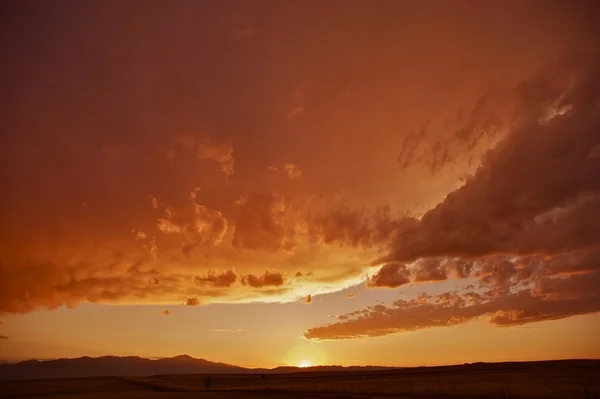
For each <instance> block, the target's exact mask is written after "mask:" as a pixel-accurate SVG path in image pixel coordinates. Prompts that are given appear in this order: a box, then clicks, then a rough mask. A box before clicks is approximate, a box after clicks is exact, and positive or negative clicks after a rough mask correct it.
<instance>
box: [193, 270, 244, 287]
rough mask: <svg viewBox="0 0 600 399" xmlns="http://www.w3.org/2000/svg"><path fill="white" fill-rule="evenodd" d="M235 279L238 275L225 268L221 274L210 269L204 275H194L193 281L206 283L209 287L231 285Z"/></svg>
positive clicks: (200, 283)
mask: <svg viewBox="0 0 600 399" xmlns="http://www.w3.org/2000/svg"><path fill="white" fill-rule="evenodd" d="M237 279H238V276H237V274H235V272H234V271H233V270H226V271H224V272H223V273H221V274H218V273H216V272H215V271H210V272H209V273H208V274H207V275H206V276H203V277H200V276H196V277H194V281H195V282H196V284H199V285H202V284H207V285H210V286H211V287H218V288H225V287H231V286H232V285H233V284H235V282H236V281H237Z"/></svg>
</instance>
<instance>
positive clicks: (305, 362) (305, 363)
mask: <svg viewBox="0 0 600 399" xmlns="http://www.w3.org/2000/svg"><path fill="white" fill-rule="evenodd" d="M310 366H312V363H311V362H310V361H308V360H302V361H301V362H300V363H299V364H298V367H302V368H306V367H310Z"/></svg>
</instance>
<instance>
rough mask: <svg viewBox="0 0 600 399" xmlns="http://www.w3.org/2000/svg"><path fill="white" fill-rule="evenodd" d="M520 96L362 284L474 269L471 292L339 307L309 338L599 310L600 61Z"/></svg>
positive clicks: (528, 86) (437, 277)
mask: <svg viewBox="0 0 600 399" xmlns="http://www.w3.org/2000/svg"><path fill="white" fill-rule="evenodd" d="M565 82H568V84H567V83H565ZM518 94H519V95H520V99H521V101H520V113H519V115H518V116H517V119H516V120H514V121H513V122H512V126H511V129H510V131H508V133H507V135H506V137H505V138H504V139H503V140H501V141H500V142H499V143H498V144H497V145H496V146H495V147H494V148H493V149H491V150H489V151H488V152H487V153H486V154H485V156H484V158H483V160H482V163H481V166H480V167H479V168H478V169H477V170H476V172H475V173H474V174H473V175H472V176H471V177H469V178H468V179H467V180H466V182H465V183H464V185H463V186H461V187H460V188H458V189H457V190H455V191H453V192H451V193H449V194H448V195H447V196H446V197H445V198H444V200H443V201H442V202H440V203H439V204H438V205H437V206H435V207H434V208H433V209H431V210H430V211H428V212H426V213H425V214H424V215H423V217H422V218H420V219H419V220H407V221H406V222H405V223H401V224H400V225H399V226H400V227H399V230H398V233H397V236H396V238H395V240H394V241H393V243H392V244H391V245H390V250H389V253H388V254H387V255H385V256H383V257H381V259H380V260H379V262H384V263H385V264H384V265H383V266H382V267H381V268H380V269H379V271H378V272H377V273H376V274H374V275H373V276H372V277H371V278H370V279H369V280H368V281H367V285H368V286H369V287H397V286H401V285H404V284H407V283H408V282H409V281H411V280H412V282H414V283H423V282H436V281H445V280H447V279H448V278H450V277H451V276H452V277H454V278H467V277H471V278H475V279H476V281H478V289H477V290H476V291H471V292H448V293H446V294H442V295H439V296H437V297H435V298H431V299H429V300H427V301H425V302H424V303H421V302H405V301H397V302H395V303H394V304H393V305H392V306H389V307H386V306H383V305H381V306H376V307H374V308H371V309H367V310H364V311H359V312H355V313H352V314H348V315H342V316H341V318H340V320H339V321H338V322H335V323H333V324H330V325H326V326H322V327H316V328H312V329H309V330H308V331H306V333H305V335H306V336H307V337H308V338H321V339H340V338H354V337H361V336H376V335H385V334H390V333H395V332H401V331H410V330H416V329H420V328H426V327H434V326H448V325H453V324H459V323H464V322H466V321H469V320H472V319H474V318H478V317H484V316H485V317H488V318H489V320H490V322H491V323H493V324H496V325H500V326H505V325H515V324H525V323H529V322H535V321H540V320H554V319H559V318H564V317H568V316H572V315H577V314H586V313H593V312H598V311H600V297H599V296H598V292H597V290H596V289H594V288H593V287H594V286H595V284H597V282H598V281H599V279H600V263H599V261H600V259H599V257H598V256H599V252H598V251H599V248H598V243H599V242H600V229H599V228H598V224H597V223H596V222H595V220H597V219H598V218H600V213H599V212H600V211H599V210H600V179H598V176H600V162H598V160H597V159H596V158H594V157H590V155H589V154H590V151H591V150H592V149H594V148H596V147H597V146H598V145H600V134H599V133H598V132H600V58H598V56H596V55H593V56H587V57H575V58H569V59H567V60H563V61H562V62H559V63H558V64H554V65H553V66H552V67H551V68H549V69H546V70H544V71H542V73H540V74H538V75H536V76H534V77H533V78H531V79H529V80H527V81H525V82H523V83H522V84H521V85H520V86H519V87H518ZM556 110H564V112H556ZM548 115H552V117H548ZM542 116H543V117H542ZM405 264H410V265H411V267H410V271H409V268H407V266H405Z"/></svg>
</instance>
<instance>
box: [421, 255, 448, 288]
mask: <svg viewBox="0 0 600 399" xmlns="http://www.w3.org/2000/svg"><path fill="white" fill-rule="evenodd" d="M447 279H448V272H447V271H446V268H445V267H444V265H443V264H442V263H441V262H440V261H439V260H436V259H425V260H422V261H420V262H418V263H417V265H416V270H415V282H418V283H422V282H431V281H444V280H447Z"/></svg>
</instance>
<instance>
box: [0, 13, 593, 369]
mask: <svg viewBox="0 0 600 399" xmlns="http://www.w3.org/2000/svg"><path fill="white" fill-rule="evenodd" d="M597 8H598V7H597V6H596V5H595V4H593V2H587V3H586V2H583V1H582V2H573V3H572V4H570V3H567V2H555V1H529V2H521V1H504V2H475V1H456V2H439V1H430V2H428V1H425V2H423V1H414V2H412V1H373V2H367V1H328V2H275V1H239V2H237V1H227V2H219V1H206V2H198V1H179V2H176V3H175V4H171V3H169V4H167V3H165V2H161V1H144V2H135V1H132V2H127V4H122V3H120V2H106V1H104V2H102V1H88V2H79V1H60V2H54V3H53V4H46V3H42V2H40V3H35V6H34V5H33V4H24V3H22V2H13V3H11V4H9V5H8V6H7V10H8V12H7V13H4V14H5V15H3V17H2V24H1V28H0V29H2V34H1V35H0V43H1V46H2V50H3V51H2V52H3V54H4V57H3V58H4V60H3V61H2V64H1V65H2V67H1V70H0V76H1V79H2V88H3V89H2V95H1V98H2V107H1V109H2V111H1V112H2V115H1V117H0V127H1V131H2V134H1V135H0V186H1V187H3V190H2V193H3V195H1V196H0V209H1V212H2V213H1V216H2V218H1V223H0V323H1V324H0V358H3V359H23V358H31V357H37V358H54V357H74V356H83V355H91V356H97V355H104V354H115V355H140V356H146V357H156V356H173V355H177V354H181V353H188V354H190V355H192V356H196V357H204V358H207V359H210V360H215V361H223V362H228V363H233V364H239V365H246V366H276V365H279V364H291V365H297V364H301V363H304V364H325V363H327V364H380V365H421V364H427V365H431V364H448V363H463V362H471V361H492V360H532V359H551V358H570V357H584V358H585V357H587V358H589V357H600V338H598V337H599V336H600V334H598V333H599V332H600V315H599V314H598V312H600V294H599V292H598V289H597V287H598V284H600V227H599V226H598V224H597V223H596V222H595V220H600V214H599V209H600V134H598V132H599V131H600V101H599V99H600V56H599V54H600V43H599V40H598V38H600V35H598V32H597V28H596V27H595V19H596V18H595V16H597V15H598V9H597ZM574 336H577V337H578V338H577V340H573V337H574ZM499 342H500V343H501V345H499V344H498V343H499ZM392 348H393V349H392Z"/></svg>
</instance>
